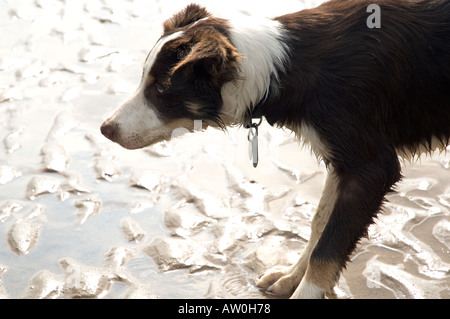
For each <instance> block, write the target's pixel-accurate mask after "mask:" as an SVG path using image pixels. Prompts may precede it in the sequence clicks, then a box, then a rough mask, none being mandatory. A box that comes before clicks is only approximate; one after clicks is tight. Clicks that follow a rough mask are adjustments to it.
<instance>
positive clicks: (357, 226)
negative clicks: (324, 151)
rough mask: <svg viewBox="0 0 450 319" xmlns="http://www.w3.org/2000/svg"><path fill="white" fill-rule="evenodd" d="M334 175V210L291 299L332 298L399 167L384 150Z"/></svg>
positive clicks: (337, 170) (392, 155)
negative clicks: (335, 192)
mask: <svg viewBox="0 0 450 319" xmlns="http://www.w3.org/2000/svg"><path fill="white" fill-rule="evenodd" d="M334 175H335V178H336V181H337V197H336V199H335V201H334V206H333V208H332V211H331V214H330V216H329V219H328V222H327V224H326V226H325V228H324V229H323V232H322V234H321V235H320V238H319V240H318V241H317V244H316V245H315V247H314V249H313V250H312V252H311V256H310V258H309V263H308V267H307V270H306V274H305V275H304V276H303V279H302V281H301V283H300V285H299V286H298V287H297V289H296V290H295V292H294V294H293V295H292V298H323V297H324V296H325V295H326V294H330V295H333V287H334V285H335V284H336V282H337V281H338V279H339V276H340V273H341V270H342V269H343V268H344V267H345V264H346V262H347V261H348V260H349V256H350V254H351V253H352V251H353V249H354V248H355V246H356V244H357V242H358V241H359V239H360V238H361V237H362V236H364V235H365V234H366V233H367V228H368V227H369V225H370V224H371V223H372V222H373V219H374V218H375V217H376V215H377V213H378V211H379V210H380V207H381V205H382V202H383V199H384V196H385V194H386V193H387V192H388V191H389V190H390V189H391V187H392V186H393V185H394V184H395V183H396V182H397V181H398V180H399V179H400V164H399V162H398V159H397V157H396V155H395V153H393V152H390V151H389V150H387V151H386V150H384V152H379V153H378V156H376V157H375V156H374V158H372V159H371V161H367V162H363V164H361V166H357V167H349V166H346V167H345V168H341V169H335V173H334Z"/></svg>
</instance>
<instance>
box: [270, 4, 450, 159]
mask: <svg viewBox="0 0 450 319" xmlns="http://www.w3.org/2000/svg"><path fill="white" fill-rule="evenodd" d="M372 2H373V1H366V0H363V1H355V0H341V1H330V2H327V3H325V4H323V5H322V6H319V7H318V8H315V9H311V10H304V11H300V12H298V13H293V14H289V15H285V16H282V17H279V18H277V20H279V21H281V22H282V23H283V24H285V25H286V26H287V27H288V30H289V32H290V33H291V34H292V36H291V37H289V42H290V44H289V45H290V46H291V47H292V48H293V50H292V51H295V53H294V54H292V60H291V64H290V67H288V68H287V69H288V70H289V71H288V76H287V77H286V79H287V80H286V82H285V83H282V84H281V86H284V87H285V88H286V89H285V90H280V95H281V96H280V95H277V96H276V97H275V98H274V99H273V101H270V99H269V100H268V101H267V103H265V106H264V110H263V111H262V112H263V113H265V114H266V118H268V120H269V121H270V122H272V123H278V124H280V125H288V126H291V127H292V128H294V129H295V127H296V126H300V125H301V123H300V122H309V121H310V122H316V123H317V122H322V123H324V125H325V123H326V122H327V121H330V122H331V124H332V125H336V126H340V127H346V129H351V127H350V126H349V125H346V123H348V122H349V121H350V122H351V123H352V125H353V126H354V130H355V132H354V133H355V134H357V135H358V136H361V134H368V135H367V136H364V138H367V139H368V140H372V139H373V138H375V136H374V134H375V135H376V138H377V139H381V140H382V139H385V142H389V143H392V144H393V145H394V146H395V148H397V149H399V150H400V151H407V150H410V151H412V152H413V153H414V152H415V151H419V150H420V149H421V147H422V146H424V147H425V148H426V149H428V150H430V149H431V148H432V147H433V146H435V145H432V142H433V141H436V138H437V140H439V141H440V142H441V143H440V146H444V145H445V144H446V143H447V142H448V140H449V137H450V93H449V92H450V1H418V2H414V1H378V2H377V3H378V4H379V6H380V16H379V18H380V25H379V28H378V27H373V28H370V26H369V25H368V18H369V16H370V12H367V10H366V9H367V8H368V7H369V5H370V4H371V3H372ZM291 77H292V78H291ZM294 79H295V80H294ZM293 86H295V88H294V87H293ZM299 88H301V89H299ZM283 93H285V94H286V96H283ZM292 94H295V95H296V97H295V98H292ZM288 95H289V97H288ZM280 100H282V101H283V102H284V101H289V102H290V103H287V104H285V105H284V106H283V108H282V111H281V110H280V106H279V105H278V104H279V101H280ZM271 102H272V103H271ZM317 119H320V121H317ZM361 126H363V127H361ZM317 129H318V130H320V131H321V132H320V133H319V134H323V138H325V140H330V141H331V140H335V141H336V142H337V143H340V144H342V143H343V142H344V141H337V140H336V136H335V135H334V134H335V132H330V131H329V129H327V128H326V127H323V128H322V127H321V126H320V125H318V126H317ZM333 131H335V130H333ZM348 133H349V134H350V133H351V132H348ZM331 134H333V136H331ZM438 146H439V145H438ZM364 148H367V146H365V147H364Z"/></svg>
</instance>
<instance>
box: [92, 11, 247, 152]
mask: <svg viewBox="0 0 450 319" xmlns="http://www.w3.org/2000/svg"><path fill="white" fill-rule="evenodd" d="M163 27H164V32H163V35H162V36H161V38H160V39H159V40H158V41H157V43H156V44H155V46H154V47H153V49H152V50H151V51H150V53H149V54H148V56H147V58H146V60H145V63H144V67H143V73H142V79H141V82H140V85H139V87H138V89H137V91H136V92H135V93H134V95H132V96H131V97H130V98H129V99H128V100H127V101H126V102H125V103H124V104H123V105H122V106H120V108H119V109H118V110H117V111H116V112H115V113H114V114H113V115H112V116H111V117H110V118H108V119H107V120H106V121H105V122H104V123H103V124H102V126H101V132H102V134H103V135H105V136H106V137H107V138H109V139H111V140H112V141H114V142H117V143H119V144H120V145H122V146H123V147H125V148H128V149H137V148H141V147H145V146H148V145H151V144H154V143H156V142H159V141H162V140H167V139H170V137H171V136H172V132H173V130H174V129H176V128H185V129H188V130H190V131H192V130H193V128H194V120H201V121H202V122H203V123H204V124H205V125H211V126H215V127H224V126H225V125H226V124H228V123H226V118H225V117H224V116H223V114H222V112H221V108H222V104H223V101H222V96H221V89H222V87H223V85H224V84H225V83H227V82H230V81H233V80H235V79H236V78H237V77H238V67H239V54H238V53H237V50H236V48H235V47H234V46H233V45H232V44H231V42H230V41H229V38H228V34H227V21H226V20H223V19H219V18H213V17H212V16H211V15H210V14H209V13H208V12H207V11H206V10H205V9H204V8H202V7H200V6H197V5H189V6H187V7H186V8H185V9H184V10H183V11H181V12H179V13H177V14H176V15H174V16H173V17H172V18H171V19H169V20H167V21H166V22H165V23H164V25H163Z"/></svg>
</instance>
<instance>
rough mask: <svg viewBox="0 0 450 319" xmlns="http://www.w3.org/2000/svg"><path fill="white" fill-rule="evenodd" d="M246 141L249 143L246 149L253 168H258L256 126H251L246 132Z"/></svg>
mask: <svg viewBox="0 0 450 319" xmlns="http://www.w3.org/2000/svg"><path fill="white" fill-rule="evenodd" d="M248 141H249V142H250V144H249V148H248V155H249V157H250V160H252V162H253V167H256V166H258V126H257V125H256V124H252V125H251V126H250V128H249V131H248Z"/></svg>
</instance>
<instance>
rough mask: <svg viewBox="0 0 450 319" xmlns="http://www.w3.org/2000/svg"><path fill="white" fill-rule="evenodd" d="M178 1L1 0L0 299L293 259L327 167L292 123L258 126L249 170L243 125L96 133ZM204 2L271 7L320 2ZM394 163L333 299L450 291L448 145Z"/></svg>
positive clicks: (162, 288)
mask: <svg viewBox="0 0 450 319" xmlns="http://www.w3.org/2000/svg"><path fill="white" fill-rule="evenodd" d="M188 2H190V1H170V2H169V1H156V0H155V1H145V0H139V1H138V0H135V1H126V0H108V1H100V0H95V1H92V0H90V1H87V0H85V1H78V0H77V1H70V0H64V1H51V0H35V1H26V0H21V1H16V0H14V1H12V0H3V1H1V2H0V34H1V35H2V36H1V38H0V140H1V143H0V144H1V145H0V298H278V297H276V296H270V295H267V294H265V293H264V291H261V290H259V289H257V288H256V286H255V281H256V280H257V278H258V277H259V276H260V275H261V274H263V273H264V271H265V270H267V269H269V268H270V267H272V266H275V265H289V264H292V263H293V262H295V261H296V259H297V258H298V256H299V254H300V252H301V251H302V249H303V247H304V246H305V244H306V242H307V239H308V237H309V233H310V230H309V226H310V222H311V218H312V216H313V214H314V210H315V208H316V206H317V204H318V201H319V197H320V194H321V190H322V187H323V184H324V180H325V176H326V169H325V166H324V164H323V163H321V162H320V161H318V160H317V159H316V158H314V157H313V156H312V155H311V152H310V150H309V149H308V148H307V147H302V144H300V143H299V142H298V141H297V140H296V139H295V137H294V135H293V134H292V133H291V132H289V131H287V130H282V129H276V128H273V127H270V126H269V125H268V124H267V123H263V124H262V126H261V128H260V163H259V165H258V167H257V168H253V166H252V164H251V162H250V160H249V159H248V141H247V132H246V131H245V130H244V129H242V128H232V129H230V130H228V131H227V132H222V131H219V130H215V129H208V130H206V131H204V132H196V133H194V134H189V135H184V136H182V137H179V138H177V139H174V140H173V141H171V142H168V143H165V142H164V143H160V144H157V145H154V146H152V147H149V148H146V149H142V150H136V151H129V150H125V149H122V148H121V147H120V146H118V145H116V144H114V143H112V142H110V141H109V140H107V139H106V138H104V137H103V136H102V135H101V134H100V130H99V128H100V125H101V123H102V122H103V120H104V119H105V118H107V116H108V115H109V114H111V112H112V111H113V110H114V109H116V108H117V107H118V106H119V105H120V104H121V103H122V102H123V101H125V100H126V98H127V97H128V95H129V94H130V93H133V92H134V90H135V89H136V88H137V85H138V83H139V81H140V76H141V68H142V63H143V61H144V59H145V56H146V55H147V53H148V50H150V49H151V48H152V46H153V44H154V43H155V41H156V40H157V39H158V37H159V36H160V32H161V22H162V21H164V20H165V19H166V18H168V17H170V16H171V15H172V14H173V13H174V12H176V11H178V10H179V9H180V8H182V7H184V6H185V5H186V4H187V3H188ZM169 3H170V5H169ZM199 3H206V4H207V6H208V8H209V9H211V10H212V11H217V12H220V13H221V14H223V15H226V14H228V13H229V12H235V13H234V14H240V15H244V16H245V15H248V14H249V13H250V12H251V13H252V14H262V15H266V16H276V15H280V14H283V13H288V12H291V11H296V10H300V9H303V8H305V7H311V6H313V5H314V4H317V3H319V1H294V0H292V1H284V2H282V3H280V2H277V3H275V2H273V1H271V2H269V1H267V2H266V1H258V5H257V6H256V7H257V8H258V11H257V12H255V8H254V4H253V3H252V2H251V1H245V2H243V1H227V2H226V5H225V4H224V2H223V1H199ZM224 6H226V8H224ZM403 175H404V178H403V180H402V182H401V183H399V184H398V186H397V188H396V192H395V193H393V194H390V195H389V196H388V200H389V201H388V202H387V203H386V205H385V208H384V212H383V214H382V215H380V216H379V218H378V219H377V221H376V224H374V225H372V226H371V227H370V229H369V235H368V238H364V239H363V240H362V241H361V244H360V245H359V246H358V248H357V249H356V251H355V252H354V254H353V255H352V262H351V263H349V264H348V266H347V269H346V270H345V271H344V272H343V275H342V277H341V280H340V281H339V284H338V286H337V287H336V292H337V295H338V296H339V297H340V298H450V291H449V286H450V154H449V153H447V154H445V153H442V154H439V153H437V154H433V155H432V156H424V157H422V158H420V159H417V160H416V161H414V162H413V163H408V162H404V163H403Z"/></svg>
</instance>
